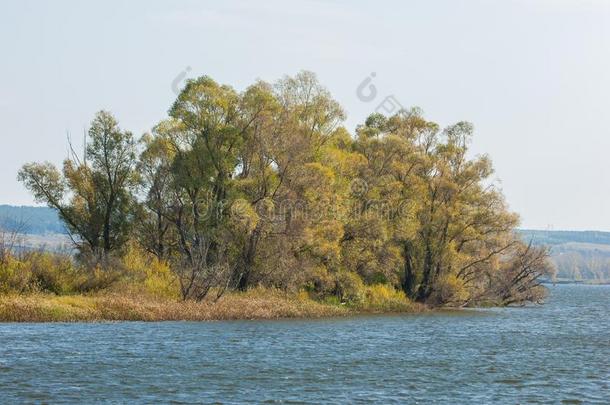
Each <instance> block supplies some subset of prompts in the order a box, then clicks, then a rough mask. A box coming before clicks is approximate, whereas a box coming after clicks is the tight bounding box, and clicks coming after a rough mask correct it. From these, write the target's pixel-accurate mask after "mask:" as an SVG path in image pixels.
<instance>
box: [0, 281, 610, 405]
mask: <svg viewBox="0 0 610 405" xmlns="http://www.w3.org/2000/svg"><path fill="white" fill-rule="evenodd" d="M579 401H581V402H582V403H605V404H608V403H610V286H578V285H561V286H556V287H551V296H550V299H549V301H548V303H547V304H546V305H544V306H538V307H527V308H510V309H492V310H476V311H462V312H449V313H436V314H425V315H401V316H362V317H354V318H348V319H325V320H286V321H239V322H209V323H193V322H166V323H140V322H134V323H129V322H124V323H95V324H0V402H1V403H14V402H18V403H23V402H26V403H27V402H34V403H41V402H42V403H45V402H48V403H64V402H70V403H97V402H115V403H117V402H119V403H123V402H129V403H151V402H173V403H210V402H222V403H242V402H253V403H261V402H269V403H274V402H280V403H303V402H306V403H319V402H331V403H334V402H341V403H343V402H350V403H351V402H362V403H366V402H381V403H421V404H428V403H450V404H456V403H467V404H470V403H509V404H514V403H528V402H531V403H561V402H563V403H580V402H579Z"/></svg>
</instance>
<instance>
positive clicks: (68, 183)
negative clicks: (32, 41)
mask: <svg viewBox="0 0 610 405" xmlns="http://www.w3.org/2000/svg"><path fill="white" fill-rule="evenodd" d="M344 118H345V114H344V112H343V110H342V108H341V107H340V105H339V104H338V103H337V102H336V101H335V100H334V99H333V98H332V96H331V95H330V93H329V92H328V91H327V90H326V89H325V88H324V87H323V86H322V85H320V83H319V82H318V81H317V79H316V77H315V75H314V74H312V73H309V72H301V73H299V74H297V75H296V76H294V77H285V78H284V79H282V80H279V81H278V82H276V83H273V84H271V83H266V82H262V81H259V82H256V83H254V84H253V85H251V86H250V87H248V88H246V89H245V90H244V91H242V92H239V91H237V90H235V89H233V88H232V87H231V86H228V85H221V84H219V83H217V82H215V81H214V80H213V79H211V78H210V77H207V76H203V77H200V78H197V79H194V80H189V81H188V82H187V84H186V86H185V88H184V89H183V90H182V92H181V93H180V94H179V95H178V97H177V99H176V101H175V102H174V104H173V105H172V106H171V108H170V110H169V115H168V117H167V118H166V119H164V120H162V121H161V122H160V123H159V124H158V125H157V126H156V127H155V129H154V131H152V133H150V134H145V135H144V136H142V138H141V139H140V141H139V142H135V141H134V139H133V136H132V135H131V133H129V132H126V131H123V130H121V129H120V128H119V126H118V124H117V122H116V121H115V119H114V118H113V117H112V116H111V115H110V114H109V113H107V112H100V113H98V115H96V117H95V119H94V120H93V122H92V124H91V128H90V130H89V140H88V143H87V148H86V152H85V156H83V158H81V159H79V158H78V157H76V156H72V157H71V158H70V159H67V160H66V161H65V162H64V165H63V170H61V171H60V170H58V169H57V168H55V167H54V166H53V165H51V164H49V163H29V164H26V165H24V166H23V168H22V170H21V171H20V173H19V179H20V180H21V181H22V182H24V184H25V185H26V187H28V188H29V189H30V190H31V191H32V193H33V194H34V196H35V197H36V199H37V200H38V201H41V202H45V203H47V204H48V205H49V206H50V207H52V208H54V209H56V210H57V211H58V213H59V215H60V217H61V219H62V221H63V222H64V223H65V224H66V227H67V229H68V230H69V231H70V232H71V233H72V235H73V237H74V240H75V243H76V244H77V245H78V247H79V248H80V249H81V250H83V251H84V250H86V251H91V252H102V254H104V255H113V254H117V255H120V254H121V251H122V248H123V247H124V246H125V244H126V243H127V242H128V241H129V240H133V241H136V242H137V243H139V244H141V245H142V246H143V247H144V248H145V249H146V250H147V251H148V252H150V253H151V254H153V255H155V256H156V257H158V258H159V260H163V261H166V262H168V263H170V264H171V267H172V269H173V270H174V272H175V273H176V274H177V276H178V279H179V280H180V287H181V291H182V294H183V297H184V298H185V299H188V298H192V299H197V300H200V299H203V298H204V297H206V296H207V295H208V294H209V293H210V292H211V291H213V292H214V293H215V294H222V292H223V291H224V290H226V289H239V290H246V289H248V288H250V287H252V286H256V285H265V286H274V287H277V288H281V289H290V290H300V289H306V290H308V291H310V292H311V293H313V294H317V295H319V296H321V297H322V296H326V295H335V296H338V297H339V298H340V299H341V300H347V299H354V297H353V296H352V295H353V294H352V295H350V288H352V287H353V286H354V285H358V284H359V283H365V284H376V283H384V284H391V285H393V286H395V287H396V288H398V289H401V290H402V291H404V293H405V294H406V295H407V296H408V297H410V298H411V299H413V300H416V301H420V302H424V303H428V304H431V305H459V306H461V305H475V304H479V303H483V302H491V303H495V304H509V303H517V302H524V301H537V300H539V299H540V298H541V297H542V296H543V289H542V287H541V286H540V283H539V279H540V277H542V276H544V275H546V274H548V273H549V272H550V271H551V268H550V266H549V265H548V262H547V260H546V258H547V252H546V250H544V249H543V248H540V247H535V246H527V245H524V244H523V243H522V242H521V241H520V240H519V238H518V236H517V235H516V234H515V227H516V226H517V225H518V216H517V215H516V214H514V213H512V212H510V211H509V210H508V208H507V205H506V203H505V201H504V197H503V195H502V193H501V191H500V190H499V189H498V188H497V187H496V186H495V185H494V183H493V182H492V181H491V175H492V173H493V169H492V164H491V161H490V159H489V157H487V156H470V154H469V144H470V142H471V138H472V134H473V126H472V125H471V124H470V123H467V122H459V123H457V124H454V125H451V126H448V127H447V128H444V129H443V128H441V127H440V126H439V125H438V124H436V123H434V122H432V121H428V120H427V119H426V118H424V116H423V114H422V112H421V111H420V110H419V109H416V108H414V109H410V110H402V111H400V112H398V113H397V114H395V115H393V116H389V117H388V116H384V115H382V114H378V113H374V114H371V115H370V116H369V117H368V118H367V119H366V121H365V122H364V123H363V124H362V125H360V126H359V127H358V128H357V130H356V133H355V134H353V135H352V134H350V133H349V132H348V131H347V130H346V129H345V128H344V127H343V126H342V123H343V120H344ZM137 155H138V157H137ZM136 157H137V158H136Z"/></svg>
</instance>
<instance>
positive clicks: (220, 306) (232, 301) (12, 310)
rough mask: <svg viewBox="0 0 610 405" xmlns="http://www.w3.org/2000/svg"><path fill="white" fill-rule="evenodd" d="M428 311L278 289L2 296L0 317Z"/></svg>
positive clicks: (204, 317) (213, 317)
mask: <svg viewBox="0 0 610 405" xmlns="http://www.w3.org/2000/svg"><path fill="white" fill-rule="evenodd" d="M428 311H431V309H430V308H428V307H426V306H424V305H422V304H418V303H411V302H407V301H403V302H392V303H383V304H382V305H373V304H369V303H367V304H362V305H360V306H353V305H345V304H338V305H337V304H334V303H324V302H319V301H315V300H313V299H311V298H306V297H303V296H301V295H286V294H281V293H278V292H274V293H272V294H267V295H265V296H263V295H261V294H260V293H257V292H254V293H249V292H246V293H233V294H226V295H225V296H223V297H221V298H220V299H219V300H218V301H217V302H215V303H214V302H212V301H209V300H204V301H202V302H192V301H186V302H185V301H177V300H172V299H166V298H160V299H156V298H153V297H145V296H125V295H118V294H99V295H62V296H58V295H50V294H26V295H17V294H15V295H3V296H0V323H26V322H32V323H46V322H112V321H140V322H164V321H228V320H280V319H318V318H332V317H349V316H358V315H372V314H384V315H385V314H388V315H389V314H418V313H424V312H428Z"/></svg>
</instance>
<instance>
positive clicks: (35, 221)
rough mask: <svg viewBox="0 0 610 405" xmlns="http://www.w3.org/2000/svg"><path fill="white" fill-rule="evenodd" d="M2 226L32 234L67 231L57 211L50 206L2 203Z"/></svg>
mask: <svg viewBox="0 0 610 405" xmlns="http://www.w3.org/2000/svg"><path fill="white" fill-rule="evenodd" d="M0 227H2V228H3V229H6V230H9V231H18V232H20V233H27V234H32V235H45V234H49V233H65V232H66V228H65V226H64V225H63V223H62V222H61V220H60V219H59V216H58V215H57V211H55V210H54V209H52V208H48V207H28V206H12V205H0Z"/></svg>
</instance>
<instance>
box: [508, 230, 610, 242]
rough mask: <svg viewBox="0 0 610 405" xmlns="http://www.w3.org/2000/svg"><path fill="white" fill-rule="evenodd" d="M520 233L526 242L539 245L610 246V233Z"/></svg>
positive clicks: (528, 231) (524, 231)
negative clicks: (592, 244) (575, 244)
mask: <svg viewBox="0 0 610 405" xmlns="http://www.w3.org/2000/svg"><path fill="white" fill-rule="evenodd" d="M519 233H520V234H521V235H522V237H523V239H524V240H526V241H530V240H531V241H533V243H535V244H537V245H548V246H553V245H561V244H563V243H570V242H577V243H594V244H598V245H610V232H600V231H539V230H527V229H520V230H519Z"/></svg>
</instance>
